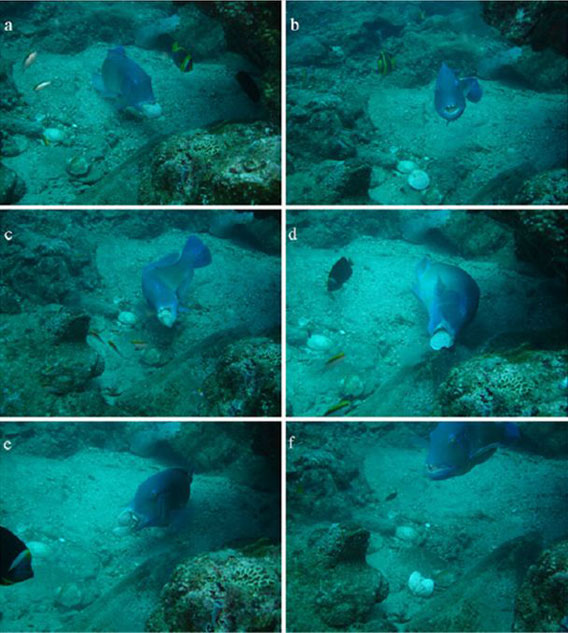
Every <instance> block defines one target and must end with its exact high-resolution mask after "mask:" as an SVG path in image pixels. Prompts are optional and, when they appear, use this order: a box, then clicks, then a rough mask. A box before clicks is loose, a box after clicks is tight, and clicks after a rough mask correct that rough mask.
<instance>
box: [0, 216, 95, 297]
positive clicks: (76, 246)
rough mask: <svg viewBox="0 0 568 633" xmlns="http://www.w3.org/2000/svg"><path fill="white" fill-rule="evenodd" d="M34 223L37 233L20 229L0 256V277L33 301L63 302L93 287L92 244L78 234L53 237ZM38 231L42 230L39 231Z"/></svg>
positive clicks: (63, 231)
mask: <svg viewBox="0 0 568 633" xmlns="http://www.w3.org/2000/svg"><path fill="white" fill-rule="evenodd" d="M57 227H58V225H57V220H56V219H55V218H54V221H53V224H52V226H51V227H49V229H48V228H47V227H42V226H41V225H40V224H38V225H37V229H38V230H37V232H36V231H30V230H26V229H22V230H20V231H18V232H17V234H16V235H15V237H14V239H13V240H12V242H11V243H10V248H9V249H8V250H7V251H6V254H5V255H3V263H5V265H6V268H5V272H4V271H3V274H2V278H3V281H4V283H5V284H6V285H7V286H10V288H11V290H12V292H13V293H14V294H15V295H17V296H20V297H23V298H25V299H28V300H30V301H32V302H33V303H34V304H38V303H39V304H42V303H64V302H65V301H66V300H67V299H68V298H69V297H70V296H72V295H76V294H77V293H79V292H82V291H85V290H92V289H93V288H94V287H95V286H96V284H97V283H98V281H99V273H98V271H97V268H96V264H95V248H94V245H93V244H90V243H88V242H87V241H86V240H84V239H82V238H81V237H78V236H71V235H69V236H66V235H64V233H65V230H64V229H63V228H62V230H61V232H60V235H56V236H52V235H48V234H46V232H43V230H44V229H46V231H47V230H52V231H55V230H57ZM40 231H41V232H40Z"/></svg>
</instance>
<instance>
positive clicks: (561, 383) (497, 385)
mask: <svg viewBox="0 0 568 633" xmlns="http://www.w3.org/2000/svg"><path fill="white" fill-rule="evenodd" d="M567 363H568V353H566V352H559V351H545V350H531V349H524V348H522V349H520V350H516V351H515V350H513V351H510V352H507V353H502V354H498V353H494V354H487V355H484V356H479V357H476V358H472V359H471V360H468V361H466V362H464V363H461V364H460V365H458V366H457V367H454V368H453V369H452V370H451V372H450V374H449V375H448V378H447V379H446V381H445V382H444V383H443V384H442V385H441V387H440V389H439V390H438V394H437V398H438V402H439V404H440V407H441V411H442V414H443V415H444V416H460V417H461V416H464V417H470V416H483V417H486V416H515V417H516V416H555V417H556V416H557V417H565V416H566V415H567V414H568V401H567V399H566V392H567V389H566V367H567Z"/></svg>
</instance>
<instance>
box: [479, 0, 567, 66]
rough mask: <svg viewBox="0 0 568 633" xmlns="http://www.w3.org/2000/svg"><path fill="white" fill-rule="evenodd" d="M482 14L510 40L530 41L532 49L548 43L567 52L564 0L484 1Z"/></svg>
mask: <svg viewBox="0 0 568 633" xmlns="http://www.w3.org/2000/svg"><path fill="white" fill-rule="evenodd" d="M482 15H483V19H484V20H485V21H486V22H487V23H488V24H490V25H491V26H494V27H495V28H497V29H499V31H500V32H501V34H502V35H503V36H504V37H505V38H507V39H508V40H509V41H511V42H513V43H514V44H530V45H531V46H532V48H533V49H534V50H543V49H544V48H548V47H551V48H553V49H555V50H556V51H558V52H559V53H562V54H564V55H567V54H568V50H567V45H568V36H567V35H566V34H567V33H568V14H567V12H566V6H565V5H564V2H534V1H533V2H519V1H515V2H493V1H492V2H484V3H483V4H482Z"/></svg>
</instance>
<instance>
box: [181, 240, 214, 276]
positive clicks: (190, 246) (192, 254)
mask: <svg viewBox="0 0 568 633" xmlns="http://www.w3.org/2000/svg"><path fill="white" fill-rule="evenodd" d="M182 258H183V259H188V260H189V261H191V263H192V265H193V267H194V268H203V267H204V266H209V264H210V263H211V252H210V251H209V249H208V248H207V246H205V244H204V243H203V242H202V241H201V240H200V239H199V238H198V237H197V236H196V235H190V236H189V237H188V239H187V242H186V244H185V246H184V248H183V253H182Z"/></svg>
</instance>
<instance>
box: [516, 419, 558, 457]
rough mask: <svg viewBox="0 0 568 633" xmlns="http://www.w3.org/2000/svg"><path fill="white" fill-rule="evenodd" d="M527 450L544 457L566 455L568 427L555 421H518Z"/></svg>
mask: <svg viewBox="0 0 568 633" xmlns="http://www.w3.org/2000/svg"><path fill="white" fill-rule="evenodd" d="M518 424H519V426H520V429H521V435H522V437H523V438H526V439H528V440H529V441H528V443H526V444H525V446H526V448H527V450H530V451H532V452H535V453H538V454H539V455H544V456H545V457H556V456H562V455H564V456H568V429H567V428H565V427H564V425H563V424H558V423H557V422H539V423H538V424H531V423H530V422H519V423H518Z"/></svg>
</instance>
